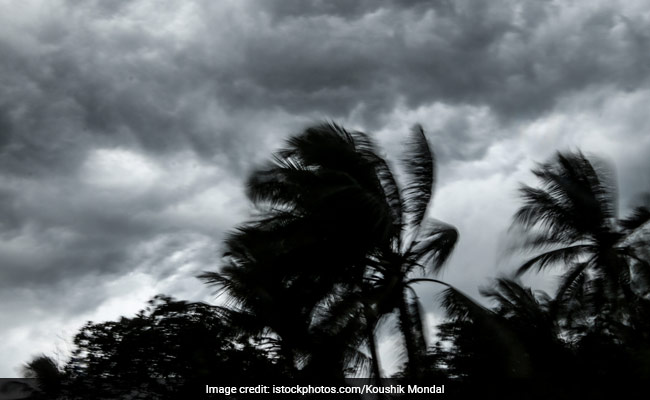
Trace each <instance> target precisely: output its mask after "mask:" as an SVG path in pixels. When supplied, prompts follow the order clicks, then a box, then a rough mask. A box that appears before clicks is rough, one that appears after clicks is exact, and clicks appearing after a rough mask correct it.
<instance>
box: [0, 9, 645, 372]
mask: <svg viewBox="0 0 650 400" xmlns="http://www.w3.org/2000/svg"><path fill="white" fill-rule="evenodd" d="M647 6H648V3H647V1H645V0H640V1H625V2H623V1H621V2H605V1H594V2H589V4H576V3H573V2H570V1H538V2H519V1H514V0H513V1H510V0H503V1H498V2H475V1H470V0H461V1H444V0H440V1H416V0H411V1H391V0H382V1H370V0H368V1H366V0H364V1H355V2H350V1H320V0H313V1H297V0H296V1H253V0H248V1H237V2H226V3H224V2H212V1H207V0H203V1H201V0H196V1H192V2H188V1H182V2H181V1H169V2H165V4H164V6H161V3H160V2H158V1H151V0H138V1H132V2H122V1H78V0H66V1H64V0H60V1H55V2H50V3H48V5H46V6H45V5H36V4H30V3H25V4H24V5H23V4H22V3H21V5H20V6H17V5H14V4H9V3H3V4H0V15H2V17H0V54H2V57H1V61H0V304H3V305H4V309H3V314H11V316H10V318H9V320H10V323H11V325H12V327H13V328H12V330H10V331H7V332H9V333H11V335H12V336H11V337H12V338H14V339H12V340H13V341H12V342H11V343H12V344H11V345H10V347H11V346H13V347H11V350H8V351H7V354H10V355H7V356H6V357H2V358H3V359H5V360H9V361H7V363H6V364H5V365H4V366H0V375H1V374H3V373H4V374H9V375H11V374H12V373H13V370H12V368H13V367H14V366H15V365H16V363H17V362H21V361H25V358H26V357H27V356H28V354H29V352H30V351H32V350H31V349H27V348H26V347H25V348H23V349H21V346H26V342H25V341H24V340H23V339H20V337H21V334H20V332H27V331H29V332H31V333H30V335H32V337H35V338H39V339H38V340H40V342H39V343H41V348H43V351H46V350H47V349H48V347H47V346H48V344H47V343H48V342H47V340H46V339H45V338H46V337H48V336H47V334H46V333H45V332H49V331H51V329H58V328H56V327H59V328H61V329H63V328H64V327H65V328H66V329H73V330H74V329H75V326H76V325H75V324H77V323H80V322H81V321H82V320H83V319H84V318H91V317H93V318H97V317H106V318H108V317H110V316H113V315H120V314H121V313H126V312H132V311H134V310H135V309H137V307H140V305H141V304H139V303H138V301H140V300H141V299H140V297H143V298H146V296H148V295H149V294H153V293H152V291H153V290H154V289H155V290H162V291H168V292H169V293H172V294H176V295H179V296H181V297H193V298H208V297H202V296H207V295H208V293H209V291H208V290H207V289H206V288H204V287H203V286H202V285H201V284H200V283H199V282H198V281H196V282H195V281H194V279H193V278H192V276H193V274H195V273H196V272H198V271H200V270H202V269H210V268H214V267H215V265H216V264H217V263H218V260H219V252H218V243H219V240H220V238H221V237H222V235H223V234H224V232H225V231H227V230H228V229H230V228H232V227H233V226H234V225H236V224H237V223H238V222H240V221H243V220H244V219H245V218H246V217H247V215H248V210H247V204H246V202H245V199H244V197H243V193H242V182H243V179H244V178H245V176H246V174H247V172H248V171H250V170H251V169H252V168H254V166H255V165H258V164H259V163H260V162H261V161H262V160H264V159H265V158H267V157H268V156H269V155H270V153H271V151H272V150H273V149H274V148H277V147H278V146H279V145H281V143H282V140H283V139H284V138H285V137H286V136H287V135H288V134H291V133H295V132H297V131H299V130H300V129H301V128H302V127H304V126H305V125H307V124H309V123H312V122H315V121H319V120H322V119H325V118H329V119H335V120H338V121H340V122H342V123H344V124H345V125H347V126H350V127H354V128H359V129H363V130H369V131H375V132H376V133H377V136H378V138H379V140H380V141H381V143H382V144H383V145H384V147H385V149H386V152H387V154H388V156H389V157H391V158H392V159H397V157H398V155H399V146H398V145H397V144H398V143H399V142H400V140H401V138H402V137H403V134H404V133H406V132H407V131H408V129H409V127H410V125H412V124H413V123H415V122H421V123H423V124H424V126H425V128H426V129H427V132H428V133H429V137H430V139H431V141H432V142H433V144H434V146H435V149H436V153H437V155H438V158H439V161H440V184H439V186H438V187H439V193H438V197H437V199H436V203H435V204H436V205H435V207H434V210H433V212H434V215H435V216H436V217H439V218H441V219H444V220H447V221H449V222H451V223H454V224H456V225H457V226H459V227H460V228H461V234H462V239H461V240H462V242H461V245H460V247H459V250H458V252H457V255H456V256H454V259H453V260H452V263H451V264H450V265H449V272H447V275H445V277H446V278H448V279H450V280H452V281H454V282H456V283H458V284H459V285H460V286H462V287H463V288H465V289H467V290H469V291H472V290H474V288H475V287H476V286H477V285H478V284H479V283H483V282H484V281H485V276H491V275H495V274H496V273H497V272H499V271H500V269H499V268H504V267H503V266H501V267H499V268H497V267H495V266H494V265H489V266H486V262H485V260H491V259H494V260H495V261H494V263H492V264H495V265H496V264H497V261H496V258H497V254H496V253H497V250H496V249H497V247H498V245H499V243H498V238H499V237H500V235H501V234H502V233H503V230H504V229H505V227H506V226H507V223H508V219H509V217H510V215H511V214H512V212H513V211H514V208H515V207H516V199H515V197H514V194H515V191H516V187H517V184H518V182H522V181H526V182H529V183H530V182H531V176H530V174H528V172H527V171H529V169H530V167H531V166H532V165H533V161H543V160H545V159H546V158H548V157H549V156H550V155H551V154H552V152H553V151H555V150H556V149H566V148H575V147H581V148H585V149H586V150H588V151H592V152H594V153H596V154H602V155H604V156H605V157H608V158H610V159H611V160H612V161H613V162H614V163H615V164H616V165H617V166H618V176H619V183H620V188H621V203H622V204H623V205H624V207H628V206H629V205H630V204H631V203H632V202H633V199H634V196H635V195H636V193H637V192H639V191H643V190H649V189H650V182H648V178H647V171H648V170H649V169H650V161H648V159H649V157H648V154H649V153H650V141H649V140H648V137H649V136H648V134H647V132H648V129H649V128H650V125H649V123H648V121H647V118H646V111H645V109H646V105H647V101H648V100H650V82H649V81H648V75H649V74H648V72H649V68H650V59H649V57H650V56H649V55H648V54H649V53H648V51H647V48H648V44H649V35H648V33H647V32H650V29H648V28H649V27H648V24H649V23H650V22H649V21H650V20H649V19H648V18H647V14H644V12H646V10H647V8H648V7H647ZM477 224H478V225H477ZM476 226H481V229H476V228H475V227H476ZM488 263H489V262H488ZM116 285H117V286H116ZM118 286H119V287H121V288H132V287H133V288H136V287H137V288H139V290H136V289H128V290H127V289H119V287H118ZM28 309H29V310H31V311H29V312H27V311H25V312H23V310H28ZM42 314H48V315H49V316H50V318H49V319H48V320H47V321H46V322H42V323H41V322H39V318H41V316H42ZM48 326H50V327H49V328H48ZM52 327H55V328H52ZM5 329H9V328H5Z"/></svg>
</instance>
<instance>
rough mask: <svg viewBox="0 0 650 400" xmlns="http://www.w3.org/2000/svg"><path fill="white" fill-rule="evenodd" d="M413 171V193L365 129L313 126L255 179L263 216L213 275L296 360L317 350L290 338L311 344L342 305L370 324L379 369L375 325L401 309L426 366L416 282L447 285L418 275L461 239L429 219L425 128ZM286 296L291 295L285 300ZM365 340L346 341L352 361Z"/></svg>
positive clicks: (209, 276)
mask: <svg viewBox="0 0 650 400" xmlns="http://www.w3.org/2000/svg"><path fill="white" fill-rule="evenodd" d="M404 167H405V171H404V173H405V176H406V186H405V187H404V188H403V189H402V188H400V187H399V186H398V184H397V182H396V178H395V175H394V174H393V171H392V170H391V168H390V166H389V164H388V162H387V161H386V160H385V159H384V158H383V157H381V155H380V154H379V152H378V150H377V148H376V146H375V144H374V143H373V141H372V140H371V139H370V138H369V137H368V136H367V135H366V134H363V133H361V132H349V131H347V130H345V129H343V128H342V127H340V126H338V125H334V124H325V125H320V126H316V127H312V128H308V129H306V130H305V131H304V132H303V133H302V134H300V135H297V136H294V137H292V138H291V139H290V140H289V142H288V147H287V148H286V149H285V150H282V151H280V152H278V153H277V154H276V156H275V159H274V162H273V164H271V165H270V166H268V167H266V168H263V169H260V170H258V171H256V172H255V173H253V174H252V176H251V178H250V179H249V181H248V196H249V198H250V199H251V201H252V202H253V204H254V205H255V206H256V207H257V209H258V211H259V213H260V217H259V218H258V219H256V220H255V221H254V222H252V223H249V224H247V225H245V226H243V227H242V228H240V229H239V230H238V231H237V232H235V233H234V234H233V235H232V236H231V237H230V238H229V240H227V241H226V248H227V252H226V254H227V265H226V266H225V267H224V268H223V269H222V270H221V271H220V272H218V273H215V272H210V273H206V274H204V275H203V276H202V278H203V279H204V280H205V281H206V282H208V283H210V284H216V285H218V286H220V287H221V288H222V289H223V290H224V291H225V292H227V294H228V295H229V296H230V298H231V299H233V301H234V302H235V303H236V304H237V306H238V307H239V308H238V311H241V312H243V313H249V314H251V313H252V314H253V315H258V316H261V315H264V316H265V317H264V318H263V319H262V320H261V321H263V322H260V327H262V326H264V327H266V328H271V330H272V331H273V333H274V334H275V335H277V336H278V338H277V340H278V342H277V343H278V344H279V345H280V347H281V348H284V350H283V353H284V354H285V355H286V358H288V359H291V360H289V364H291V363H293V362H296V361H297V360H296V358H295V357H296V351H297V350H298V349H299V348H300V346H304V347H305V348H307V349H308V348H310V347H311V346H310V345H309V343H296V342H297V341H299V340H298V339H297V338H294V339H291V340H289V339H288V338H289V337H292V336H299V337H300V338H301V339H300V340H303V341H305V340H306V341H307V342H309V340H310V339H306V338H310V337H312V336H310V333H313V332H314V327H315V326H321V327H322V326H323V324H322V323H320V322H322V321H328V319H327V318H325V317H322V316H323V315H329V317H331V316H332V313H329V314H328V313H327V311H328V310H331V309H336V308H337V307H338V308H341V309H346V310H350V312H349V313H338V314H336V315H337V316H338V318H339V319H343V320H344V321H348V322H347V323H349V322H350V321H353V320H354V321H363V322H364V323H365V325H366V329H362V330H361V331H365V332H367V335H366V337H365V339H366V341H367V342H368V344H369V347H370V349H371V353H375V354H373V355H374V356H375V357H373V360H374V361H375V364H376V347H375V344H374V327H375V325H376V324H377V323H378V322H379V321H380V320H381V319H382V316H383V315H386V314H388V313H392V312H393V311H394V310H397V312H398V316H399V321H400V330H401V332H402V334H403V337H404V341H405V345H406V350H407V355H408V358H409V365H411V366H415V365H421V355H422V354H423V352H425V351H426V343H425V339H424V334H423V330H422V326H423V324H422V322H421V321H422V320H421V316H420V311H419V308H420V306H419V303H418V301H417V296H415V291H414V290H413V287H412V285H414V284H416V283H419V282H424V281H431V282H439V281H436V280H433V279H431V278H426V277H424V276H414V273H415V272H416V271H418V270H419V271H422V272H424V271H426V272H429V273H436V272H438V271H439V270H440V269H441V268H442V265H443V263H444V262H445V261H446V259H447V258H448V256H449V255H450V253H451V250H452V249H453V246H454V244H455V242H456V240H457V237H458V235H457V232H456V230H455V229H454V228H453V227H451V226H449V225H447V224H443V223H440V222H437V221H434V220H431V219H429V218H426V213H427V207H428V206H429V203H430V201H431V198H432V195H433V187H434V182H435V162H434V156H433V153H432V151H431V149H430V147H429V144H428V142H427V140H426V138H425V136H424V132H423V131H422V129H421V127H419V126H418V127H416V128H415V129H414V130H413V132H412V134H411V138H410V141H409V142H408V149H407V157H405V159H404ZM271 288H272V289H273V290H271ZM276 296H277V297H278V298H288V299H290V300H288V302H287V303H288V304H284V303H282V304H274V303H273V302H275V301H276V299H275V297H276ZM341 302H343V303H346V304H348V306H342V305H341ZM335 304H336V306H335ZM355 304H356V306H355ZM359 304H361V305H362V306H360V307H359V306H358V305H359ZM276 306H280V307H281V308H280V309H275V311H270V310H268V309H269V308H276ZM262 310H264V311H262ZM292 310H293V311H292ZM352 310H354V311H352ZM276 314H280V315H276ZM353 316H354V318H352V317H353ZM289 320H290V321H291V322H289ZM319 321H320V322H319ZM332 326H339V327H341V326H346V324H345V323H344V324H341V323H340V321H339V323H337V324H333V325H332ZM298 327H300V328H298ZM369 336H372V337H369ZM358 342H359V339H358V338H355V337H353V336H351V337H350V339H349V340H347V341H346V343H345V344H343V343H340V344H341V346H340V349H341V350H342V352H341V354H340V356H341V357H347V358H350V357H349V354H350V353H349V351H348V350H349V349H350V348H351V345H353V344H355V343H358ZM343 349H347V350H345V351H343ZM291 353H293V354H291ZM298 353H300V351H298ZM345 354H347V356H345ZM355 358H356V357H352V359H355ZM412 369H413V368H412ZM378 370H379V368H378V366H377V365H374V366H373V371H374V373H375V374H377V371H378Z"/></svg>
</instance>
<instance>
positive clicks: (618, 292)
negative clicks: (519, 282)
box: [514, 152, 650, 320]
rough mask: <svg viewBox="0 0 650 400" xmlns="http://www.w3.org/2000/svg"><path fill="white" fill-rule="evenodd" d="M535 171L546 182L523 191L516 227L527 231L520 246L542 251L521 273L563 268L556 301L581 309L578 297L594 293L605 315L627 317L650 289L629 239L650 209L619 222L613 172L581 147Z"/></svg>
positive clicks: (647, 269)
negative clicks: (586, 155) (577, 305)
mask: <svg viewBox="0 0 650 400" xmlns="http://www.w3.org/2000/svg"><path fill="white" fill-rule="evenodd" d="M533 173H534V174H535V176H536V177H537V178H539V180H540V181H541V185H540V187H537V188H533V187H529V186H523V187H522V188H521V196H522V198H523V200H524V205H523V206H522V207H521V208H520V209H519V210H518V211H517V213H516V214H515V218H514V225H515V226H519V227H521V228H523V231H524V233H525V234H526V236H525V238H526V239H525V241H524V242H523V245H522V247H521V248H522V249H523V250H528V251H535V252H537V253H538V254H537V255H535V256H534V257H532V258H531V259H529V260H528V261H526V262H525V263H524V264H523V265H521V266H520V267H519V269H518V271H517V274H518V275H521V274H523V273H525V272H527V271H530V270H536V271H541V270H543V269H545V268H548V267H551V266H560V267H561V268H563V269H564V274H563V275H562V279H561V282H560V285H559V287H558V289H557V293H556V296H555V302H554V304H555V305H562V304H567V305H571V304H574V303H576V302H581V301H582V302H583V304H582V305H583V306H584V305H585V304H584V300H585V298H584V297H583V298H582V299H581V298H580V294H585V293H587V292H589V293H590V296H589V302H590V304H591V306H592V307H594V308H596V309H597V311H598V315H599V316H600V317H607V318H610V317H614V315H615V314H616V315H618V317H617V319H620V318H622V319H623V320H625V319H626V318H627V317H629V316H630V314H629V312H630V311H632V313H633V309H634V307H635V306H634V305H635V304H637V303H638V300H639V299H640V298H642V297H646V296H647V289H648V288H649V287H650V286H649V284H650V280H649V279H648V278H649V277H650V264H649V263H648V260H646V259H644V258H643V256H641V254H640V253H639V251H640V248H639V246H637V245H635V242H634V240H631V239H632V238H633V237H634V236H635V233H636V232H637V231H639V229H640V228H641V227H642V226H643V225H644V224H646V223H647V222H648V220H649V219H650V210H649V209H648V208H647V207H639V208H637V209H636V210H635V211H634V212H633V213H632V215H631V216H630V217H628V218H626V219H618V217H617V209H618V206H617V193H616V189H615V185H614V183H613V179H612V174H611V172H610V170H609V169H608V168H606V167H605V166H604V165H603V164H602V163H596V162H592V161H590V160H588V159H587V158H586V157H585V156H584V155H583V154H582V153H581V152H575V153H558V154H557V155H556V157H555V158H554V160H552V161H551V162H549V163H546V164H541V165H539V166H538V167H537V168H536V169H535V170H533ZM623 302H627V303H628V304H629V305H630V307H628V306H624V305H623ZM624 310H627V312H624ZM594 311H595V310H594ZM592 315H593V314H592ZM625 315H627V317H626V316H625ZM599 319H600V318H599Z"/></svg>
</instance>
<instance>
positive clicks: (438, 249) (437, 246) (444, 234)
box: [406, 220, 458, 274]
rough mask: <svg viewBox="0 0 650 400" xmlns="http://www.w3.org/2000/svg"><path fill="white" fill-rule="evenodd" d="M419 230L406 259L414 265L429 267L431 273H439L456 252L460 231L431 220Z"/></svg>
mask: <svg viewBox="0 0 650 400" xmlns="http://www.w3.org/2000/svg"><path fill="white" fill-rule="evenodd" d="M427 222H428V223H427V224H426V225H423V226H422V229H421V230H419V232H418V236H417V237H416V238H415V240H413V242H412V243H411V246H410V249H409V250H408V252H407V253H406V257H407V258H408V259H409V260H412V262H413V264H415V265H417V264H419V265H423V266H428V268H429V270H430V272H431V273H433V274H436V273H438V272H439V271H440V270H441V269H442V267H443V265H444V264H445V262H446V261H447V259H448V258H449V256H450V255H451V252H452V251H453V250H454V247H455V246H456V243H457V241H458V231H457V230H456V228H454V227H453V226H451V225H449V224H446V223H443V222H440V221H435V220H429V221H427Z"/></svg>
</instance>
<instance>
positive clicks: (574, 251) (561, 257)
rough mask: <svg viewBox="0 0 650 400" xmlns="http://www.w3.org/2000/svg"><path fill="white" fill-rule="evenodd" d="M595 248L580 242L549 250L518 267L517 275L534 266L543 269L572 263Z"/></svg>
mask: <svg viewBox="0 0 650 400" xmlns="http://www.w3.org/2000/svg"><path fill="white" fill-rule="evenodd" d="M593 249H594V248H593V246H591V245H586V244H579V245H575V246H569V247H562V248H559V249H555V250H551V251H547V252H545V253H542V254H539V255H537V256H535V257H533V258H531V259H530V260H528V261H526V262H525V263H524V264H523V265H522V266H520V267H519V268H518V269H517V272H516V275H517V276H520V275H523V274H524V273H526V272H528V271H529V270H530V269H532V268H537V271H541V270H543V269H544V268H547V267H549V266H552V265H554V264H556V263H560V262H562V263H570V262H572V261H573V260H574V259H575V258H576V257H578V256H580V255H583V254H587V253H588V252H589V251H593Z"/></svg>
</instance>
